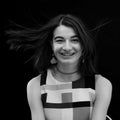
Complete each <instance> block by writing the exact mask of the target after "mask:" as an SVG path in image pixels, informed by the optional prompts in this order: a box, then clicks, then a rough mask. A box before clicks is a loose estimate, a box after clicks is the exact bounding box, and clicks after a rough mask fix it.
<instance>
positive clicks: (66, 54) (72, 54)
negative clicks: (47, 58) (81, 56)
mask: <svg viewBox="0 0 120 120" xmlns="http://www.w3.org/2000/svg"><path fill="white" fill-rule="evenodd" d="M61 54H62V55H64V56H71V55H73V54H74V53H71V54H65V53H61Z"/></svg>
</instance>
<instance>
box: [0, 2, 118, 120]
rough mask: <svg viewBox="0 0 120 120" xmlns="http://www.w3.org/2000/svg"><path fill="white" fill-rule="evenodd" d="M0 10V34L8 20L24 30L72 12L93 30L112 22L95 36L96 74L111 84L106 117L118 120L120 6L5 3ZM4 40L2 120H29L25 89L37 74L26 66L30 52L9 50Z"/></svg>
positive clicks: (0, 40)
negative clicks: (101, 23) (111, 92)
mask: <svg viewBox="0 0 120 120" xmlns="http://www.w3.org/2000/svg"><path fill="white" fill-rule="evenodd" d="M1 5H3V6H2V7H1V12H2V14H1V20H3V21H2V22H1V23H0V26H1V27H0V32H1V33H3V31H4V30H5V29H7V28H9V21H14V22H15V23H17V24H21V25H23V26H26V27H34V26H36V25H37V24H38V23H39V24H44V23H46V22H47V21H48V20H49V19H50V18H52V17H54V16H56V15H58V14H61V13H71V14H74V15H76V16H79V17H81V19H82V20H83V21H84V22H85V23H86V24H87V25H88V27H89V28H91V29H92V28H94V27H95V25H97V24H98V23H99V22H100V21H104V20H108V21H111V22H110V23H109V24H107V25H105V26H104V27H102V28H101V29H100V31H99V33H98V36H97V42H96V45H97V51H98V56H99V59H98V60H99V62H98V63H99V67H98V68H99V71H100V73H101V74H102V75H103V76H105V77H106V78H108V79H109V80H110V81H111V82H112V84H113V94H112V100H111V104H110V107H109V111H108V114H109V115H110V116H111V117H112V119H113V120H118V119H119V118H120V117H119V108H120V73H119V72H120V71H119V68H120V67H119V65H120V62H119V61H120V57H119V51H120V48H119V46H120V36H119V35H120V13H119V3H117V2H115V1H111V2H110V1H106V2H105V1H99V0H98V1H97V0H96V1H94V2H93V1H92V2H91V1H87V0H86V1H85V0H84V2H82V1H80V2H76V1H66V2H65V0H64V1H56V2H51V1H49V2H48V1H47V0H44V1H39V2H38V1H35V0H34V1H24V2H23V1H14V2H13V1H9V2H8V1H4V3H3V4H1ZM6 40H7V37H6V36H4V35H3V34H0V66H1V72H0V73H1V89H2V90H1V93H2V94H1V96H2V97H1V99H2V100H3V102H2V104H3V105H2V106H3V109H2V111H3V112H4V113H5V114H4V115H3V117H4V119H6V120H7V119H12V120H16V119H21V120H30V110H29V106H28V103H27V96H26V86H27V83H28V81H29V80H30V79H31V78H33V77H34V76H35V75H36V73H35V72H34V71H33V69H32V64H31V63H27V64H25V60H26V56H30V54H29V53H27V54H26V53H23V52H22V51H19V52H15V51H9V47H8V45H7V44H5V42H6Z"/></svg>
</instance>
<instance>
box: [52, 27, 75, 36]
mask: <svg viewBox="0 0 120 120" xmlns="http://www.w3.org/2000/svg"><path fill="white" fill-rule="evenodd" d="M74 35H76V33H75V31H74V29H73V28H71V27H67V26H64V25H60V26H58V27H57V28H56V29H55V30H54V33H53V36H54V37H56V36H62V37H66V38H69V37H71V36H74Z"/></svg>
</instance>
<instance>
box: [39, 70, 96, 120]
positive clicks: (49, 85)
mask: <svg viewBox="0 0 120 120" xmlns="http://www.w3.org/2000/svg"><path fill="white" fill-rule="evenodd" d="M40 86H41V100H42V104H43V109H44V114H45V118H46V120H89V119H90V117H91V112H92V108H93V104H94V100H95V75H93V76H86V77H84V78H80V79H79V80H76V81H73V82H59V81H58V80H56V79H55V78H54V76H53V75H52V73H51V71H50V69H49V70H47V71H46V72H44V73H43V74H42V75H41V82H40Z"/></svg>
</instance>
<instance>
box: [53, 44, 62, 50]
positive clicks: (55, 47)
mask: <svg viewBox="0 0 120 120" xmlns="http://www.w3.org/2000/svg"><path fill="white" fill-rule="evenodd" d="M61 47H62V45H59V44H55V43H53V51H54V52H57V51H58V50H60V49H61Z"/></svg>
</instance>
